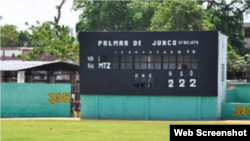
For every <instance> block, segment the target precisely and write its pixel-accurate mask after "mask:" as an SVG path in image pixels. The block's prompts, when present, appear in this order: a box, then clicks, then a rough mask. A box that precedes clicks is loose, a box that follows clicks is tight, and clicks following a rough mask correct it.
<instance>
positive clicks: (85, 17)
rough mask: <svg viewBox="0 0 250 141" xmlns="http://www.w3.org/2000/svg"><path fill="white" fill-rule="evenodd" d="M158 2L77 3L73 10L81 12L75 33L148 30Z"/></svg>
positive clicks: (74, 4)
mask: <svg viewBox="0 0 250 141" xmlns="http://www.w3.org/2000/svg"><path fill="white" fill-rule="evenodd" d="M158 4H159V2H143V1H132V2H131V1H78V0H74V3H73V8H74V10H82V11H83V13H82V14H81V15H80V21H79V22H78V23H77V25H76V31H77V32H79V31H131V30H133V31H138V30H139V31H141V30H148V29H149V27H150V20H151V18H152V16H153V14H154V12H155V11H156V9H157V5H158Z"/></svg>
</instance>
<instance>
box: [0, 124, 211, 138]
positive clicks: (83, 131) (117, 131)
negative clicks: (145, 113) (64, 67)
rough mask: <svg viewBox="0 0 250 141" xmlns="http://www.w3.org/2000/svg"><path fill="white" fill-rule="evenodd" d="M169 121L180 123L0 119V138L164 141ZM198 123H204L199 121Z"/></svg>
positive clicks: (166, 136)
mask: <svg viewBox="0 0 250 141" xmlns="http://www.w3.org/2000/svg"><path fill="white" fill-rule="evenodd" d="M170 124H183V123H182V122H154V121H145V122H144V121H106V120H81V121H78V120H75V121H69V120H1V140H2V141H168V140H169V125H170ZM184 124H188V123H184ZM191 124H193V123H191ZM198 124H204V123H202V122H199V123H198ZM205 124H212V123H205Z"/></svg>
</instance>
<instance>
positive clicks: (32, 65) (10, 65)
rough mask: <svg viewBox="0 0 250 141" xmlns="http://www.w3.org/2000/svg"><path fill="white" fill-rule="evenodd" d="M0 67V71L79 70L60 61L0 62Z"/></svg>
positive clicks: (75, 66) (75, 65)
mask: <svg viewBox="0 0 250 141" xmlns="http://www.w3.org/2000/svg"><path fill="white" fill-rule="evenodd" d="M0 66H1V68H0V70H1V71H21V70H30V69H36V70H58V69H69V70H78V69H79V65H77V64H73V63H68V62H62V61H53V62H48V61H0Z"/></svg>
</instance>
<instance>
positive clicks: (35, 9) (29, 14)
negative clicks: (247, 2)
mask: <svg viewBox="0 0 250 141" xmlns="http://www.w3.org/2000/svg"><path fill="white" fill-rule="evenodd" d="M60 3H61V0H1V1H0V15H1V16H2V21H1V25H4V24H13V25H16V26H17V27H18V29H19V30H25V29H27V27H26V25H25V22H28V23H29V24H36V21H39V22H40V23H42V22H45V21H53V20H54V16H57V10H56V5H59V4H60ZM72 3H73V0H66V2H65V4H64V5H63V7H62V11H61V19H60V21H59V23H62V24H64V25H67V26H69V27H71V28H74V29H75V25H76V23H77V22H78V20H79V19H78V17H79V15H80V13H81V12H80V11H77V12H75V11H73V10H71V6H72Z"/></svg>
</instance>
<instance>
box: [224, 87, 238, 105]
mask: <svg viewBox="0 0 250 141" xmlns="http://www.w3.org/2000/svg"><path fill="white" fill-rule="evenodd" d="M235 95H236V93H235V89H232V90H227V91H226V102H227V103H229V102H235Z"/></svg>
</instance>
